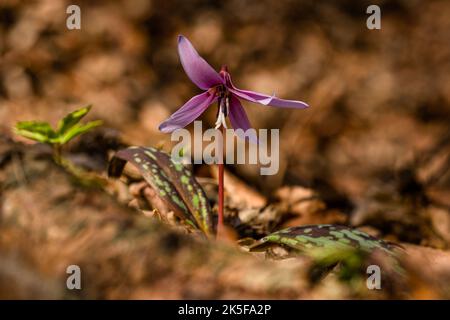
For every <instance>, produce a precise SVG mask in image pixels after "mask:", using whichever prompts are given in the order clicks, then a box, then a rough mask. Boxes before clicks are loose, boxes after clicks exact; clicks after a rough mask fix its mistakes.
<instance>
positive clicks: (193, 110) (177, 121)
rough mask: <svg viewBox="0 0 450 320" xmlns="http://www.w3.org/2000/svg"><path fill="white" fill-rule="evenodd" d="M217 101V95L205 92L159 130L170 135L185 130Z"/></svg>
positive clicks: (177, 112) (165, 122)
mask: <svg viewBox="0 0 450 320" xmlns="http://www.w3.org/2000/svg"><path fill="white" fill-rule="evenodd" d="M216 100H217V96H216V95H215V94H211V93H209V92H204V93H202V94H199V95H196V96H194V97H192V98H191V99H190V100H189V101H188V102H186V103H185V104H184V105H183V106H182V107H181V108H180V109H178V110H177V111H176V112H175V113H174V114H172V115H171V116H170V118H169V119H167V120H166V121H164V122H163V123H161V124H160V125H159V130H160V131H162V132H164V133H170V132H172V131H175V130H177V129H180V128H184V127H185V126H187V125H188V124H190V123H191V122H192V121H194V120H195V119H197V118H198V117H199V116H200V115H201V114H202V113H203V112H204V111H205V110H206V109H207V108H208V107H209V106H210V105H211V104H212V103H214V102H215V101H216Z"/></svg>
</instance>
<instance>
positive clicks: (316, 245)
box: [250, 224, 395, 264]
mask: <svg viewBox="0 0 450 320" xmlns="http://www.w3.org/2000/svg"><path fill="white" fill-rule="evenodd" d="M272 245H284V246H287V247H288V248H290V249H293V250H294V252H298V253H303V254H306V255H309V256H312V257H313V258H316V259H318V260H322V261H324V260H327V261H328V262H329V264H332V263H335V262H338V261H340V260H343V259H345V258H346V257H348V256H349V255H352V254H354V253H355V252H361V253H367V254H370V253H372V252H374V251H377V250H378V251H381V252H384V253H386V254H387V255H389V256H395V252H394V250H393V249H394V247H395V245H393V244H391V243H388V242H386V241H383V240H381V239H377V238H375V237H373V236H370V235H369V234H367V233H365V232H362V231H360V230H357V229H354V228H350V227H345V226H339V225H330V224H323V225H305V226H299V227H291V228H287V229H284V230H280V231H277V232H274V233H272V234H270V235H268V236H266V237H264V238H262V239H261V240H259V241H258V242H257V243H256V244H254V245H252V246H251V247H250V250H251V251H264V250H265V249H266V248H268V247H270V246H272Z"/></svg>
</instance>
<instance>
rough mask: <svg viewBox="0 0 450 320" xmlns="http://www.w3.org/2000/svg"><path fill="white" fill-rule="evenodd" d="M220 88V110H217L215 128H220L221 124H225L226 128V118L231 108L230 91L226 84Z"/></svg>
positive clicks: (218, 92)
mask: <svg viewBox="0 0 450 320" xmlns="http://www.w3.org/2000/svg"><path fill="white" fill-rule="evenodd" d="M218 89H219V90H218V91H217V96H218V98H219V110H218V112H217V120H216V123H215V128H216V129H219V128H220V126H223V127H224V128H225V129H226V128H227V123H226V121H225V119H226V117H227V116H228V110H229V108H230V99H229V93H228V90H226V88H225V86H219V88H218Z"/></svg>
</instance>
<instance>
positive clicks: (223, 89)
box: [159, 35, 308, 140]
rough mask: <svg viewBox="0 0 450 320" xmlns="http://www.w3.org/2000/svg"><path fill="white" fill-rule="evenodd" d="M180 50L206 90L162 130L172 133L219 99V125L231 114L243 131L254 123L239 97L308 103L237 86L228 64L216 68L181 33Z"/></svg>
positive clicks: (192, 76) (298, 104) (275, 103)
mask: <svg viewBox="0 0 450 320" xmlns="http://www.w3.org/2000/svg"><path fill="white" fill-rule="evenodd" d="M178 54H179V55H180V60H181V64H182V65H183V68H184V71H185V72H186V74H187V75H188V77H189V78H190V79H191V80H192V82H193V83H195V84H196V85H197V86H198V87H199V88H200V89H203V90H205V92H203V93H201V94H199V95H196V96H194V97H192V98H191V99H190V100H189V101H188V102H186V103H185V104H184V105H183V106H182V107H181V108H180V109H179V110H178V111H176V112H175V113H174V114H172V115H171V116H170V118H169V119H167V120H166V121H164V122H163V123H161V125H160V126H159V130H161V131H162V132H166V133H169V132H172V131H174V130H177V129H180V128H183V127H185V126H187V125H188V124H190V123H191V122H193V121H194V120H195V119H197V118H198V117H199V116H200V115H201V114H202V113H203V112H204V111H205V110H206V109H207V108H208V107H209V106H210V105H211V104H213V103H214V102H216V101H218V103H219V112H218V116H217V122H216V128H219V127H220V126H221V125H223V126H224V127H225V128H226V123H225V118H226V117H227V116H228V117H229V118H230V122H231V125H232V126H233V128H234V129H243V130H244V131H246V130H247V129H249V128H250V127H251V126H250V122H249V121H248V118H247V114H246V113H245V111H244V108H243V107H242V105H241V103H240V101H239V99H243V100H246V101H250V102H254V103H259V104H262V105H264V106H272V107H279V108H298V109H304V108H307V107H308V105H307V104H306V103H304V102H301V101H295V100H284V99H279V98H277V97H275V96H274V95H273V96H269V95H266V94H262V93H258V92H254V91H248V90H241V89H238V88H236V87H235V86H234V85H233V83H232V82H231V75H230V74H229V73H228V70H227V68H226V67H222V69H221V71H220V72H219V73H218V72H216V71H215V70H214V69H213V68H212V67H211V66H210V65H209V64H208V63H207V62H206V61H205V60H204V59H203V58H202V57H200V55H199V54H198V53H197V51H196V50H195V49H194V47H193V46H192V44H191V43H190V42H189V40H188V39H187V38H185V37H184V36H181V35H180V36H179V37H178ZM252 140H253V139H252Z"/></svg>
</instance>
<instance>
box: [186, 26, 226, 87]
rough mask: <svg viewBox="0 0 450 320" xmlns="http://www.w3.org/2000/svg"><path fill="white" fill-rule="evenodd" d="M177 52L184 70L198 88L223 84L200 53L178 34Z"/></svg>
mask: <svg viewBox="0 0 450 320" xmlns="http://www.w3.org/2000/svg"><path fill="white" fill-rule="evenodd" d="M178 54H179V56H180V60H181V64H182V65H183V68H184V71H185V72H186V74H187V75H188V77H189V78H190V79H191V81H192V82H193V83H195V84H196V85H197V86H198V87H199V88H200V89H203V90H207V89H209V88H211V87H214V86H216V85H218V84H223V82H224V81H223V79H222V77H221V76H220V75H219V73H217V72H216V71H215V70H214V69H213V68H212V67H211V66H210V65H209V64H208V63H207V62H206V61H205V59H203V58H202V57H200V55H199V54H198V53H197V51H196V50H195V48H194V47H193V46H192V44H191V43H190V42H189V40H188V39H187V38H186V37H184V36H181V35H180V36H178Z"/></svg>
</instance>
